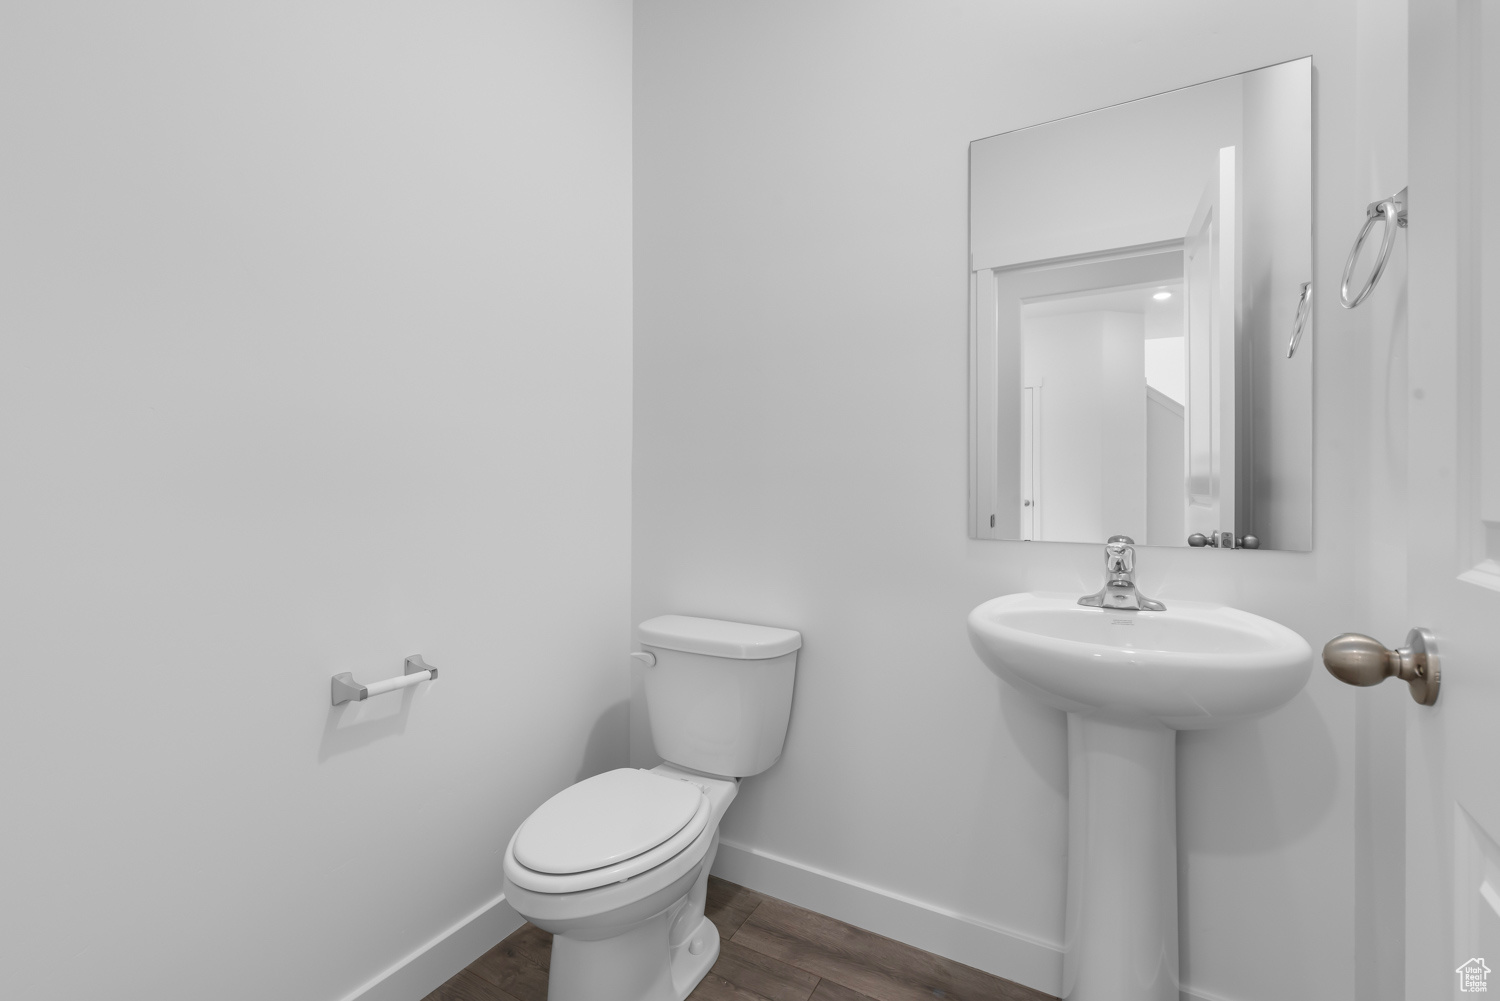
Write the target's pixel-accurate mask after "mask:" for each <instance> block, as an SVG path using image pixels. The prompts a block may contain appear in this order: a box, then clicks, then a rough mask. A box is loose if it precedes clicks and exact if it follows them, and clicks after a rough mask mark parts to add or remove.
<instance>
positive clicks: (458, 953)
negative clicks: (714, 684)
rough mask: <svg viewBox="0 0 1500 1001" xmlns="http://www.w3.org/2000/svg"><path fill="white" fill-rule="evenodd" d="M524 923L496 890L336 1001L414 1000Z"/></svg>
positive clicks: (430, 991) (416, 1000) (428, 992)
mask: <svg viewBox="0 0 1500 1001" xmlns="http://www.w3.org/2000/svg"><path fill="white" fill-rule="evenodd" d="M524 923H525V919H524V918H522V917H521V915H519V914H517V913H516V911H515V908H513V907H511V906H510V904H508V903H506V902H505V894H503V893H502V894H500V895H499V896H497V897H495V898H494V899H493V900H491V901H490V902H489V903H486V904H483V905H481V906H480V907H479V908H478V909H477V910H475V911H474V912H473V913H472V914H470V915H468V916H467V917H464V918H461V919H459V920H458V921H456V922H454V923H453V924H452V925H451V926H450V927H448V928H447V929H445V930H444V931H441V932H439V933H438V934H436V935H434V936H433V937H432V938H430V939H428V940H427V941H426V942H424V943H423V944H422V945H419V946H417V948H415V949H413V950H412V951H411V952H409V953H407V954H406V955H405V956H404V957H402V958H401V959H399V960H397V961H396V962H395V963H392V964H391V965H390V966H389V967H387V968H386V969H384V970H382V971H381V972H380V973H378V974H376V975H375V976H374V977H372V978H370V980H368V981H367V982H365V983H364V984H362V985H361V986H359V987H357V988H355V989H354V990H353V991H350V992H349V993H348V994H346V995H344V997H343V998H342V999H341V1001H419V999H421V998H424V997H426V996H427V995H428V994H431V993H432V992H433V991H435V990H437V988H438V987H439V986H440V985H441V984H442V983H443V981H445V980H447V979H448V978H449V977H451V976H453V975H454V974H455V973H457V972H458V971H459V970H462V969H463V968H464V967H465V966H468V965H469V964H470V963H472V962H474V960H476V959H478V958H479V957H480V956H482V955H484V954H485V952H487V951H488V950H489V949H491V948H493V947H494V945H495V943H497V942H499V941H500V940H501V939H503V938H505V937H506V936H507V935H509V934H510V933H511V932H513V931H515V930H516V929H517V928H519V927H521V925H522V924H524Z"/></svg>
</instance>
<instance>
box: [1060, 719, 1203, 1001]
mask: <svg viewBox="0 0 1500 1001" xmlns="http://www.w3.org/2000/svg"><path fill="white" fill-rule="evenodd" d="M1064 949H1065V953H1064V957H1063V990H1062V996H1063V997H1064V998H1066V999H1067V1001H1177V999H1178V981H1177V731H1176V730H1171V729H1168V728H1167V727H1165V726H1162V725H1161V724H1159V723H1154V722H1151V723H1147V722H1134V721H1130V722H1125V721H1120V720H1114V719H1110V718H1109V717H1107V716H1105V715H1102V714H1092V713H1088V714H1086V713H1076V712H1074V713H1069V714H1068V902H1067V917H1066V930H1065V938H1064Z"/></svg>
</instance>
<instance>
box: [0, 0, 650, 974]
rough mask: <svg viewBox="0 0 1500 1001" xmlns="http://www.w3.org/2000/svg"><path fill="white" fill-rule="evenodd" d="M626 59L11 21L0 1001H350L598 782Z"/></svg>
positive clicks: (608, 709)
mask: <svg viewBox="0 0 1500 1001" xmlns="http://www.w3.org/2000/svg"><path fill="white" fill-rule="evenodd" d="M630 32H631V11H630V5H629V4H628V3H625V2H621V0H562V2H558V0H549V2H547V3H539V2H533V3H485V4H479V3H471V2H458V0H451V2H438V3H412V2H395V0H388V2H381V3H353V2H347V0H323V2H318V3H293V2H287V0H257V2H253V3H252V2H241V0H236V2H231V3H213V4H197V3H185V2H167V0H142V2H139V3H133V4H127V5H118V4H102V3H77V2H59V0H47V2H36V3H32V2H12V3H7V4H5V5H4V6H3V9H0V135H3V136H4V140H3V145H4V152H3V154H0V219H3V220H4V222H3V225H0V470H3V475H4V481H5V488H4V490H3V491H0V526H4V527H3V528H0V532H3V543H0V550H3V553H4V556H3V558H0V637H3V649H4V651H5V657H6V687H5V694H4V698H3V700H0V760H3V761H4V762H5V766H4V768H3V769H0V803H3V811H4V817H5V819H4V824H3V829H4V834H3V837H0V844H3V847H4V852H3V856H4V861H3V862H0V900H3V901H4V903H3V906H0V943H3V945H0V995H3V996H5V997H7V998H22V997H25V998H38V999H40V998H62V999H77V998H85V997H96V998H147V997H150V998H161V999H172V998H182V999H199V998H204V997H210V996H211V997H213V998H216V999H245V1001H265V999H268V998H277V999H308V1001H334V999H338V998H343V997H346V996H349V995H351V994H352V993H353V992H356V991H358V990H359V988H360V987H361V985H362V984H364V983H366V982H367V981H369V980H371V979H372V978H375V977H378V976H379V975H380V974H381V972H382V971H383V970H385V969H386V968H387V967H389V966H391V965H392V964H395V963H398V962H399V961H400V960H401V959H402V958H403V957H405V956H407V955H409V954H411V953H412V952H413V951H414V950H420V949H422V948H423V946H424V945H425V944H427V943H429V942H431V941H432V940H434V938H435V937H440V936H442V935H443V933H444V931H445V930H447V929H449V928H450V927H452V926H454V925H455V924H457V923H461V922H463V921H464V919H465V918H466V917H467V916H469V915H471V914H476V913H477V914H478V915H479V918H480V920H481V923H483V922H488V924H484V929H483V930H487V932H488V933H489V934H495V937H498V934H496V928H497V927H498V925H497V924H496V922H498V923H499V925H503V924H504V923H505V919H504V916H503V913H502V912H503V910H504V909H503V907H498V908H497V907H494V906H491V905H493V904H494V903H495V900H496V897H497V895H498V894H499V890H500V865H499V862H500V856H499V853H500V852H501V851H502V850H503V848H504V845H505V842H506V839H507V838H508V837H509V836H510V834H511V832H512V831H513V830H514V828H515V826H516V824H518V823H519V822H520V821H521V820H522V819H523V818H524V817H525V816H526V814H527V813H528V812H529V811H530V810H531V809H533V808H534V807H535V806H536V805H537V803H539V802H540V801H541V800H542V799H543V798H544V797H546V796H547V795H550V794H551V793H552V792H553V791H555V790H556V789H558V788H560V787H561V786H563V785H565V784H567V783H569V782H571V781H573V780H574V779H575V778H576V777H578V776H580V775H582V774H585V773H590V772H594V771H597V770H600V769H603V768H606V767H610V766H613V765H615V764H617V763H619V762H620V761H622V760H623V759H624V757H625V746H626V737H625V732H626V722H625V711H624V708H623V705H621V703H623V701H624V700H625V699H626V698H627V673H626V671H625V668H624V666H623V663H622V657H623V650H624V647H625V645H626V643H627V642H628V641H629V637H630V634H629V620H628V614H629V606H628V597H627V589H628V587H629V571H628V564H629V511H630V496H629V473H630V469H629V461H630V460H629V449H630V440H629V434H630V432H629V421H630V406H631V403H630V394H631V389H630V365H631V344H630V309H631V291H630V282H631V263H630V250H631V248H630V225H631V222H630V219H631V214H630V194H629V192H630V184H631V162H630V152H631V139H630V114H631V108H630V81H631V49H630ZM419 651H420V652H421V653H423V654H424V655H426V656H427V658H428V659H429V660H430V661H432V662H433V663H435V664H437V665H439V666H440V667H441V669H442V676H441V678H440V679H439V680H438V681H437V682H436V683H435V684H431V685H425V686H423V687H422V688H421V689H419V690H417V691H415V692H409V693H407V694H404V695H387V696H382V697H380V698H378V699H375V700H372V701H370V702H368V703H364V704H362V705H351V706H347V707H344V708H341V709H330V707H329V703H328V698H329V692H328V679H329V676H330V675H331V674H334V673H335V672H339V671H351V672H353V673H354V675H355V676H356V677H357V678H359V679H361V680H375V679H377V678H382V677H387V676H391V675H395V674H399V673H400V671H401V663H402V658H403V657H404V656H405V655H406V654H409V653H415V652H419ZM497 915H499V916H498V917H497ZM464 934H466V932H465V929H463V928H460V929H459V934H458V939H463V942H461V948H460V949H459V952H454V951H453V949H452V948H448V947H447V945H445V941H447V940H443V941H438V942H437V943H436V946H435V948H437V949H438V950H439V951H442V950H443V949H447V952H446V953H444V955H445V957H446V958H444V959H443V963H446V964H448V965H446V966H443V965H442V964H441V963H440V964H438V966H437V967H433V968H424V969H425V972H421V974H420V975H419V976H416V977H415V979H413V976H412V975H411V970H410V969H409V968H408V969H407V970H405V971H402V973H401V974H400V975H398V977H397V978H395V979H397V980H401V983H400V985H399V990H396V989H394V988H391V989H387V988H388V986H389V983H390V982H387V983H386V985H377V986H376V987H375V988H374V989H373V990H372V991H371V992H369V994H368V995H367V997H370V998H374V997H382V998H384V997H397V996H400V997H404V998H416V997H420V996H421V994H422V993H425V991H426V990H427V989H430V988H431V987H432V986H433V985H434V983H435V981H433V980H432V979H431V978H432V977H433V976H438V979H441V978H442V977H445V976H447V975H449V974H451V973H452V972H453V970H454V969H455V968H456V966H462V965H463V963H464V962H467V961H468V959H469V958H472V955H473V954H474V953H475V952H477V951H478V950H479V949H482V948H484V947H486V946H487V945H489V944H491V943H492V942H493V941H494V940H495V939H494V938H490V939H489V940H488V941H483V940H482V938H481V939H474V938H473V936H470V938H468V939H464ZM465 949H466V950H468V954H467V955H460V953H461V952H462V951H463V950H465ZM421 958H422V957H421V956H419V957H418V961H419V962H418V965H420V960H421ZM454 963H456V966H455V965H453V964H454ZM402 977H405V979H402ZM424 978H425V980H424ZM393 991H394V993H393ZM382 992H383V993H382Z"/></svg>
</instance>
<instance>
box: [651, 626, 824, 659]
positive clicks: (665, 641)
mask: <svg viewBox="0 0 1500 1001" xmlns="http://www.w3.org/2000/svg"><path fill="white" fill-rule="evenodd" d="M636 631H637V633H638V635H639V636H640V640H641V643H642V644H644V645H646V646H654V647H658V648H660V649H663V650H680V651H682V652H683V653H702V654H707V655H709V656H710V657H730V658H733V659H735V660H769V659H770V658H772V657H780V656H782V655H783V654H788V653H791V652H792V651H793V650H797V649H799V648H801V646H802V634H801V633H799V632H797V630H795V629H777V628H776V627H775V626H754V625H750V624H749V623H747V622H726V621H724V620H723V619H700V618H697V617H696V616H692V615H658V616H657V617H656V618H654V619H647V620H646V621H645V622H642V623H641V624H640V625H639V626H637V627H636Z"/></svg>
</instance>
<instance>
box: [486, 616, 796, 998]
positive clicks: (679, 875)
mask: <svg viewBox="0 0 1500 1001" xmlns="http://www.w3.org/2000/svg"><path fill="white" fill-rule="evenodd" d="M637 636H638V638H639V640H640V644H641V646H642V648H643V649H642V651H641V652H639V653H634V654H631V656H632V657H635V658H636V659H638V660H640V661H641V662H642V663H643V664H645V665H646V666H645V669H644V675H645V691H646V706H647V709H648V710H649V714H650V718H651V738H652V741H653V742H654V743H655V745H656V753H657V754H659V755H660V756H661V757H662V758H663V759H664V763H663V764H660V765H658V766H657V767H655V768H652V769H650V770H649V771H648V770H645V769H638V768H617V769H615V770H614V771H610V772H605V773H603V774H601V775H595V776H594V777H593V778H588V779H584V780H583V781H582V782H579V783H576V784H575V785H572V786H569V787H568V788H566V789H564V790H563V791H562V792H560V793H558V794H557V795H555V796H553V797H552V798H551V799H549V800H547V802H545V803H543V804H542V805H541V806H539V807H537V809H536V810H535V812H533V813H532V814H531V816H530V817H528V818H527V819H526V821H525V823H523V824H522V825H521V826H520V827H519V828H518V829H517V830H516V833H515V835H514V836H512V838H511V839H510V845H509V846H508V847H507V848H506V849H505V862H504V874H505V884H504V885H505V898H506V900H508V901H509V902H510V904H511V906H512V907H514V908H515V909H516V911H517V912H518V913H520V915H521V916H522V917H524V918H525V919H526V920H528V921H530V922H531V923H532V924H534V925H536V926H537V927H539V928H541V929H543V930H544V931H549V932H552V934H553V936H554V937H553V939H552V965H551V970H550V973H549V979H548V987H547V999H548V1001H682V999H684V998H686V997H687V996H688V994H690V993H691V992H692V990H693V988H694V987H696V986H697V985H698V982H699V981H700V980H702V979H703V977H704V974H706V973H708V970H709V968H710V967H711V966H713V965H714V960H716V959H717V958H718V956H719V932H718V929H717V928H715V927H714V925H713V922H711V921H709V919H708V918H706V917H705V916H704V914H703V907H704V899H705V897H706V895H707V892H708V872H709V868H710V867H711V866H712V865H713V861H714V855H715V853H716V852H717V851H718V847H719V821H720V820H721V819H722V818H723V816H724V811H725V810H727V809H729V804H730V803H732V802H733V801H734V797H735V794H736V793H737V792H738V791H739V783H740V780H741V779H743V778H748V777H749V776H751V775H758V774H760V773H761V772H763V771H765V770H766V769H767V768H770V767H771V766H772V765H773V764H775V763H776V759H777V758H779V757H780V756H781V746H782V743H783V742H784V741H785V739H786V728H787V721H788V720H789V719H790V717H791V709H792V681H793V678H794V676H795V673H796V669H797V651H798V650H799V649H800V648H801V646H802V635H801V634H800V633H798V632H796V631H795V630H791V629H776V628H773V627H771V626H756V625H749V624H746V623H743V622H726V621H723V620H721V619H701V618H695V617H693V616H688V615H662V616H659V617H657V618H654V619H648V620H647V621H645V622H642V623H641V624H640V626H639V627H637Z"/></svg>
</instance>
